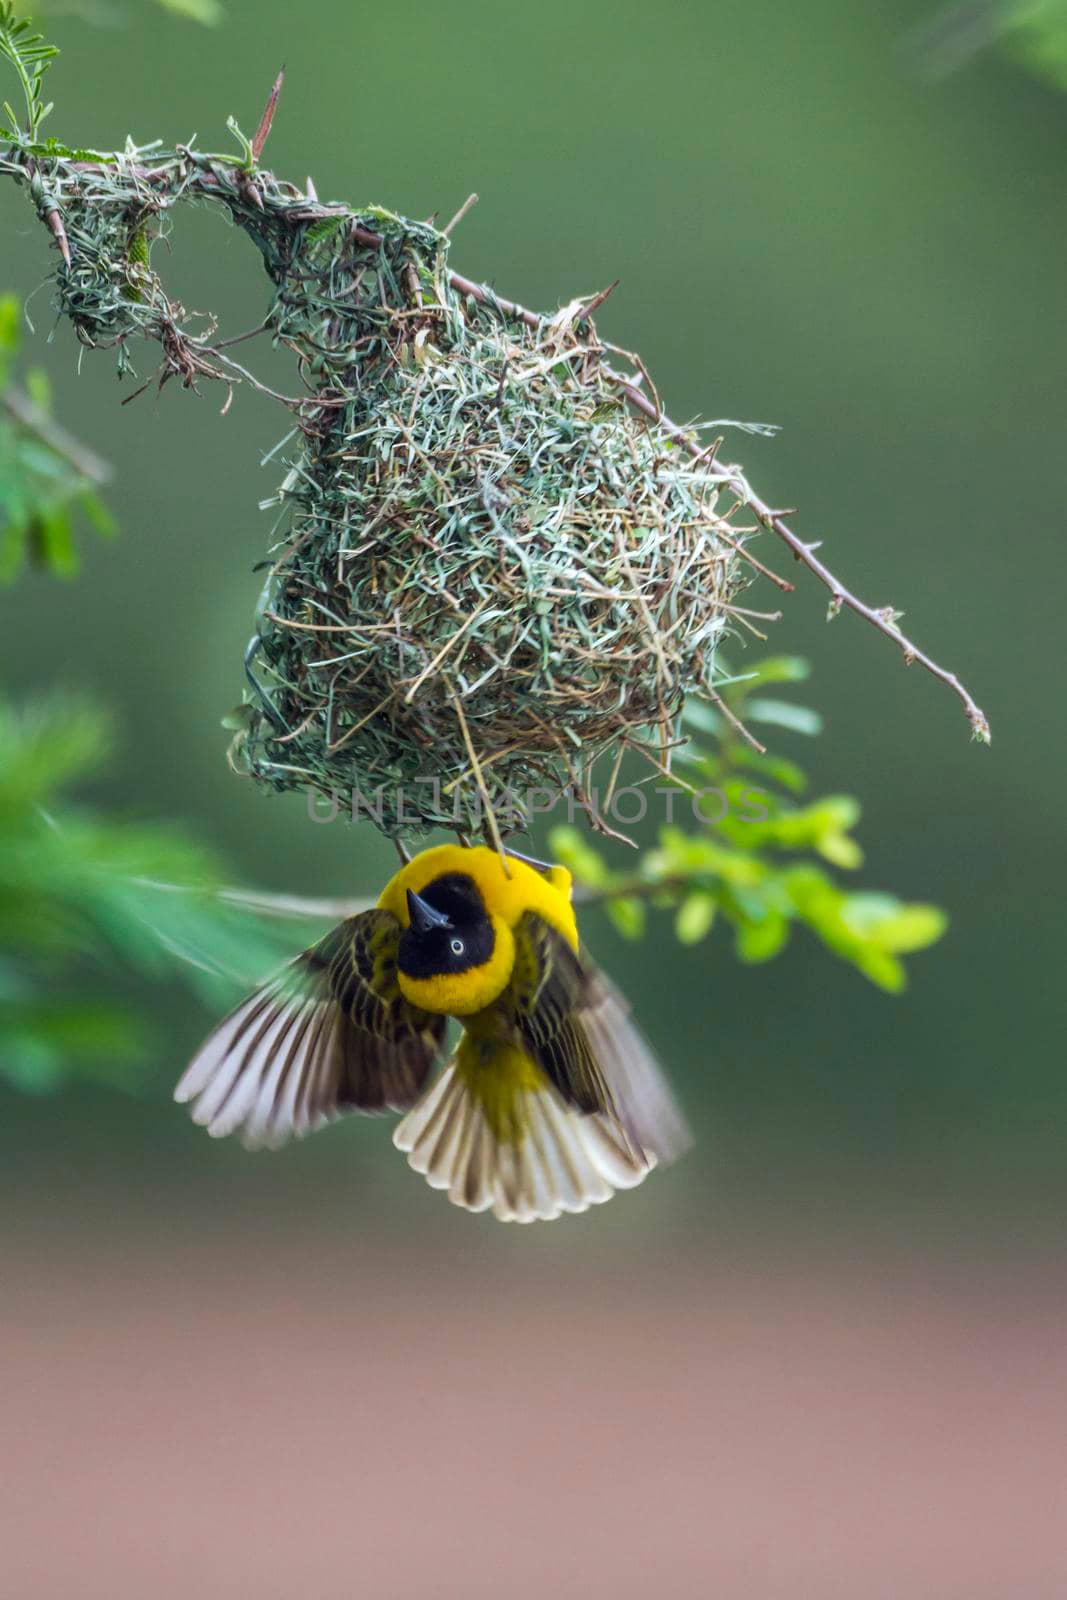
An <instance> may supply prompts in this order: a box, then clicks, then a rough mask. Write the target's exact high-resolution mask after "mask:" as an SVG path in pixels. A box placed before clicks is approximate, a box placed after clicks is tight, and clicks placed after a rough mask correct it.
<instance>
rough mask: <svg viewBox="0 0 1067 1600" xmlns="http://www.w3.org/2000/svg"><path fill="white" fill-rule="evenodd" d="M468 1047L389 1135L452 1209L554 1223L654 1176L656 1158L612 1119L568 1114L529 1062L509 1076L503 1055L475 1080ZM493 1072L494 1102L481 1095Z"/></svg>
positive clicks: (509, 1219) (507, 1219)
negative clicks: (443, 1192)
mask: <svg viewBox="0 0 1067 1600" xmlns="http://www.w3.org/2000/svg"><path fill="white" fill-rule="evenodd" d="M466 1045H467V1041H463V1043H461V1045H460V1047H459V1050H458V1052H457V1054H456V1055H455V1056H453V1058H452V1060H451V1061H450V1062H449V1063H448V1065H447V1066H446V1067H445V1069H444V1071H443V1072H442V1073H441V1074H440V1076H439V1077H438V1078H437V1079H435V1081H434V1082H433V1083H432V1084H431V1085H430V1087H429V1088H428V1089H427V1090H426V1092H425V1094H423V1096H422V1098H421V1099H420V1100H419V1101H418V1102H417V1104H416V1105H414V1106H413V1107H412V1109H411V1110H410V1111H409V1112H408V1113H407V1115H406V1116H405V1117H404V1119H403V1121H402V1122H400V1123H399V1124H398V1125H397V1127H396V1129H395V1131H394V1133H393V1143H394V1144H395V1145H396V1146H397V1148H398V1149H400V1150H403V1151H405V1152H406V1154H407V1158H408V1161H409V1163H410V1165H411V1166H412V1167H413V1168H414V1169H415V1171H416V1172H421V1173H422V1174H423V1176H424V1177H425V1178H426V1181H427V1183H429V1184H430V1185H431V1187H432V1188H434V1189H447V1191H448V1197H449V1199H450V1200H451V1201H452V1202H453V1204H455V1205H458V1206H463V1207H464V1208H465V1209H466V1210H468V1211H489V1210H491V1211H492V1212H493V1214H494V1216H496V1217H498V1218H499V1219H500V1221H502V1222H536V1221H550V1220H552V1219H553V1218H555V1217H558V1216H560V1215H561V1214H562V1213H563V1212H576V1211H585V1210H587V1209H588V1207H589V1206H591V1205H598V1204H600V1203H601V1202H602V1201H604V1200H610V1198H611V1196H612V1195H613V1194H614V1192H615V1190H616V1189H631V1188H633V1187H634V1185H635V1184H638V1183H640V1182H641V1180H642V1179H643V1178H645V1177H646V1176H647V1175H648V1173H649V1172H650V1171H651V1169H652V1167H653V1166H654V1164H655V1158H654V1157H652V1156H650V1155H648V1154H647V1153H643V1152H642V1151H640V1150H637V1149H636V1148H635V1147H634V1145H633V1143H632V1142H631V1140H630V1139H629V1138H628V1137H627V1135H626V1134H625V1132H624V1131H623V1129H622V1128H621V1127H620V1126H619V1125H618V1124H617V1123H616V1122H614V1120H613V1119H612V1118H610V1117H607V1116H602V1115H600V1114H598V1113H592V1114H583V1113H582V1112H579V1111H576V1110H573V1109H572V1108H571V1107H570V1106H568V1105H566V1104H565V1103H564V1101H563V1100H562V1099H561V1098H560V1096H559V1094H558V1093H557V1092H556V1090H555V1089H554V1088H553V1087H552V1085H551V1084H550V1083H549V1081H548V1079H547V1078H546V1077H544V1075H543V1074H542V1073H540V1072H539V1071H538V1070H537V1069H536V1068H535V1067H534V1066H533V1063H532V1062H530V1061H529V1060H528V1058H523V1059H522V1060H521V1062H520V1063H519V1064H518V1065H517V1070H511V1071H509V1070H508V1063H507V1060H506V1055H507V1054H510V1051H508V1050H507V1049H506V1047H505V1048H502V1049H501V1051H500V1052H499V1057H498V1059H497V1060H496V1061H495V1063H493V1064H492V1065H490V1066H487V1067H486V1068H484V1069H483V1070H482V1071H477V1070H475V1071H471V1070H469V1062H468V1061H466V1060H465V1059H464V1051H465V1046H466ZM515 1055H516V1056H517V1055H518V1052H515ZM490 1072H491V1073H492V1082H493V1085H494V1096H493V1098H492V1099H490V1098H489V1097H488V1096H487V1095H486V1094H485V1092H484V1083H485V1078H486V1076H487V1075H488V1074H489V1073H490ZM502 1083H503V1084H505V1085H507V1087H508V1090H509V1093H508V1096H507V1100H506V1103H505V1104H504V1105H503V1106H502V1101H501V1095H500V1086H501V1084H502Z"/></svg>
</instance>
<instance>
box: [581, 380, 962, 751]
mask: <svg viewBox="0 0 1067 1600" xmlns="http://www.w3.org/2000/svg"><path fill="white" fill-rule="evenodd" d="M609 375H610V376H611V377H612V378H613V379H614V381H615V382H616V383H618V385H619V387H620V388H621V389H622V391H623V393H624V394H625V396H626V399H627V400H628V401H629V403H630V404H631V405H632V406H633V407H634V409H635V410H636V411H640V412H642V413H643V414H644V415H645V416H647V417H649V418H650V419H651V420H652V421H654V422H655V423H656V424H657V426H658V427H660V428H662V429H663V431H664V432H665V433H667V434H669V435H670V436H671V438H673V439H675V440H676V441H677V442H678V443H679V444H682V445H684V446H685V448H686V449H687V450H688V451H689V452H690V454H691V455H694V456H695V455H699V454H700V453H701V451H702V448H703V447H702V446H701V445H700V444H699V442H698V441H697V440H696V439H694V438H693V437H692V436H691V435H690V434H688V433H687V432H686V431H685V429H684V428H680V427H679V426H678V425H677V423H675V422H672V421H671V419H670V417H668V416H665V415H664V413H663V412H662V411H660V410H658V409H657V407H656V406H654V405H653V404H652V402H651V401H650V400H649V399H648V398H647V396H645V395H643V394H642V393H641V391H640V389H638V388H637V387H636V386H635V385H634V384H633V383H631V382H630V381H629V380H628V379H627V378H626V377H625V376H624V375H623V374H622V373H618V372H610V374H609ZM722 481H723V483H724V484H725V485H726V487H727V488H728V489H729V490H730V491H731V493H733V494H736V495H737V497H738V499H739V500H742V501H743V502H744V504H745V505H746V506H747V507H748V509H749V510H750V511H751V512H752V513H753V514H754V515H755V516H756V517H758V518H759V520H760V522H762V524H763V526H764V527H765V528H768V529H769V530H770V531H771V532H772V533H775V534H777V536H778V538H779V539H781V540H782V542H783V543H784V544H786V545H788V547H789V549H790V550H792V552H793V555H794V556H795V558H796V559H797V560H798V561H802V562H803V563H804V565H805V566H806V567H807V568H808V570H809V571H811V572H813V573H814V574H815V576H816V577H817V578H818V579H819V580H820V582H822V583H824V584H825V585H826V587H827V588H828V589H829V591H830V593H831V595H832V599H831V602H830V615H831V616H834V615H836V613H837V612H838V611H840V609H841V607H842V605H846V606H848V608H849V610H850V611H854V612H855V613H856V615H857V616H860V617H863V618H864V619H865V621H867V622H869V623H870V624H871V626H872V627H875V628H877V629H878V631H879V633H884V634H885V636H886V638H887V639H892V640H893V643H894V644H895V645H896V646H897V648H898V649H899V650H900V652H901V654H902V655H903V657H904V661H905V663H906V665H907V666H909V667H910V666H911V664H912V662H914V661H917V662H918V663H919V665H920V666H921V667H925V668H926V670H927V672H929V673H932V675H933V676H934V677H935V678H938V679H939V680H940V681H941V682H942V683H946V684H948V686H949V688H950V689H952V690H953V691H954V693H955V694H957V695H958V696H959V698H960V700H961V701H962V702H963V709H964V711H965V712H966V713H967V720H968V721H969V722H970V724H971V731H972V733H973V735H974V737H975V738H976V739H977V740H979V742H980V743H982V744H989V742H990V739H991V734H990V730H989V721H988V719H987V717H986V715H985V713H984V711H982V710H981V708H980V707H979V706H978V705H976V703H975V701H974V700H973V699H972V698H971V696H970V694H968V692H967V690H966V689H965V688H964V686H963V684H962V683H961V682H960V680H959V679H958V678H957V677H956V675H955V673H953V672H948V671H946V670H945V668H944V667H941V666H938V664H937V662H936V661H934V660H932V659H931V657H930V656H928V655H926V654H925V652H924V651H922V650H920V649H919V647H918V645H915V644H912V642H911V640H910V639H908V638H906V637H905V636H904V634H903V633H901V631H900V629H899V628H898V627H897V626H896V623H895V622H894V621H892V620H891V619H892V612H891V610H890V608H888V607H886V608H885V610H884V611H877V610H875V608H874V607H873V606H869V605H866V604H865V603H864V601H862V600H860V599H858V598H857V597H856V596H855V595H854V594H852V593H851V591H850V590H848V589H846V587H845V585H844V584H843V583H842V582H841V580H840V579H839V578H836V577H835V576H834V574H833V573H832V572H831V571H830V569H829V567H828V566H826V564H825V562H822V561H820V560H819V558H818V557H817V556H816V554H815V550H816V548H817V545H815V544H810V543H809V544H805V543H804V541H803V539H801V538H799V537H798V536H797V535H796V534H795V533H794V532H793V530H792V529H791V528H790V527H789V526H788V524H787V523H786V522H785V521H784V519H783V517H782V515H781V513H780V512H777V511H772V510H771V508H770V506H768V505H767V504H766V502H765V501H763V500H761V499H760V497H759V495H758V494H756V493H755V491H754V490H753V489H751V488H750V487H749V484H748V483H747V481H746V480H745V478H744V476H743V475H742V473H741V472H739V471H738V469H737V468H736V467H727V468H725V469H724V475H723V480H722Z"/></svg>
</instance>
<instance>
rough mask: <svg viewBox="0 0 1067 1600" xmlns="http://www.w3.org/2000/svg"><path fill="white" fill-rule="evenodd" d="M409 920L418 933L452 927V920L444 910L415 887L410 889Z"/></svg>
mask: <svg viewBox="0 0 1067 1600" xmlns="http://www.w3.org/2000/svg"><path fill="white" fill-rule="evenodd" d="M408 921H409V922H410V923H411V926H412V927H413V928H414V929H415V932H416V933H430V932H432V930H433V929H434V928H450V927H451V926H452V921H451V919H450V918H449V917H446V916H445V914H444V912H443V911H438V910H437V909H436V908H435V907H434V906H432V905H431V904H430V902H429V901H428V900H424V899H423V898H422V896H421V895H418V894H416V893H415V891H414V889H409V890H408Z"/></svg>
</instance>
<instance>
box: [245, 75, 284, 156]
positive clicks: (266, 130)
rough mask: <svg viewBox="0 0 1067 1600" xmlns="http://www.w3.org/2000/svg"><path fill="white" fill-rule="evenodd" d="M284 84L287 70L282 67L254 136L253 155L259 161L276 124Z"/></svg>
mask: <svg viewBox="0 0 1067 1600" xmlns="http://www.w3.org/2000/svg"><path fill="white" fill-rule="evenodd" d="M284 82H285V68H284V67H282V69H281V71H280V72H279V73H278V76H277V77H276V78H275V80H274V87H273V88H272V89H271V92H270V96H269V98H268V100H267V103H266V105H265V106H264V108H263V115H262V116H261V117H260V119H259V127H258V128H257V129H256V131H255V133H254V134H253V135H252V154H253V155H254V156H255V158H256V160H257V161H258V160H259V158H260V156H261V155H262V154H263V146H264V145H265V144H266V142H267V139H268V137H269V136H270V130H271V127H272V125H273V123H274V113H275V111H277V109H278V96H279V95H280V94H281V92H282V84H283V83H284Z"/></svg>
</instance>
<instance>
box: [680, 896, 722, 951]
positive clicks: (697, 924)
mask: <svg viewBox="0 0 1067 1600" xmlns="http://www.w3.org/2000/svg"><path fill="white" fill-rule="evenodd" d="M716 910H717V904H716V900H715V896H714V895H713V894H710V893H709V892H708V890H706V889H693V890H692V891H691V892H690V893H689V894H687V895H686V897H685V899H684V900H683V901H682V903H681V905H680V906H679V907H678V911H677V913H676V915H675V918H674V932H675V937H676V938H677V939H678V941H679V943H681V944H699V943H700V941H701V939H705V938H707V936H708V934H709V933H710V932H711V928H712V924H713V923H714V921H715V912H716Z"/></svg>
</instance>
